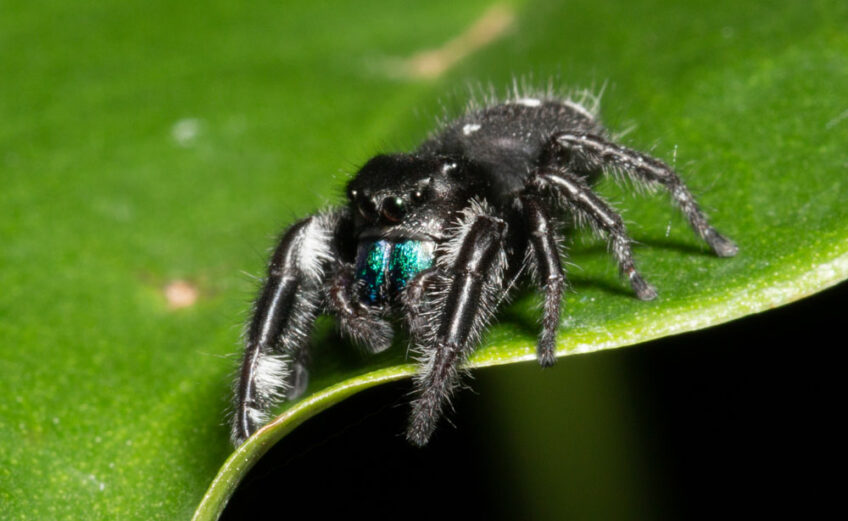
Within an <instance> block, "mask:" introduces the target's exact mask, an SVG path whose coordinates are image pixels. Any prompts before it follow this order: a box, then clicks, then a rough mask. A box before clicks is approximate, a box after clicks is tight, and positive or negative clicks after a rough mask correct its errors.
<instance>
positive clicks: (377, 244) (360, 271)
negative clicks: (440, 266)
mask: <svg viewBox="0 0 848 521" xmlns="http://www.w3.org/2000/svg"><path fill="white" fill-rule="evenodd" d="M434 250H435V245H434V243H433V242H431V241H415V240H407V241H397V242H395V241H387V240H378V241H363V242H360V243H359V247H358V251H357V255H356V280H357V282H359V284H360V288H361V290H360V295H359V296H360V299H361V300H362V301H363V302H365V303H367V304H379V303H382V302H385V301H387V300H388V299H389V297H391V296H392V295H394V294H396V293H397V292H398V291H400V290H402V289H403V288H405V287H406V285H407V284H408V283H409V281H410V280H412V278H413V277H415V275H417V274H418V273H420V272H422V271H424V270H426V269H427V268H429V267H430V266H432V265H433V257H434Z"/></svg>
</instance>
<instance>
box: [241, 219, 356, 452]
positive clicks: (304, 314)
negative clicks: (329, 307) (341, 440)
mask: <svg viewBox="0 0 848 521" xmlns="http://www.w3.org/2000/svg"><path fill="white" fill-rule="evenodd" d="M339 221H340V215H339V214H338V212H337V213H335V214H316V215H313V216H311V217H307V218H306V219H303V220H301V221H298V222H297V223H295V224H294V225H292V226H291V227H290V228H289V229H288V230H287V231H286V233H285V234H284V235H283V237H282V239H281V240H280V242H279V244H278V245H277V247H276V249H275V250H274V253H273V255H272V256H271V261H270V263H269V265H268V274H267V277H266V279H265V283H264V285H263V288H262V291H261V293H260V294H259V298H258V299H257V300H256V302H255V304H254V309H253V318H252V319H251V321H250V324H249V325H248V328H247V331H246V334H245V350H244V358H243V359H242V363H241V370H240V374H239V379H238V383H237V387H236V390H235V404H234V405H235V407H234V408H235V412H234V418H233V422H232V433H231V437H232V441H233V444H234V445H236V446H238V445H240V444H241V443H242V442H244V440H245V439H247V438H248V437H249V436H250V435H251V434H253V432H255V431H256V430H257V429H258V428H259V427H261V426H262V425H263V424H264V423H265V422H266V421H267V419H268V418H267V414H268V410H269V409H270V408H271V407H272V406H273V405H275V404H276V403H277V402H279V401H280V400H282V399H284V398H293V397H295V396H297V394H299V393H301V392H303V390H304V389H305V387H306V381H307V373H306V369H305V367H304V366H303V363H302V358H303V357H304V356H305V353H304V350H305V348H306V344H307V342H308V340H309V334H310V332H311V331H312V326H313V324H314V322H315V318H316V317H317V315H318V313H319V312H320V309H319V306H318V303H319V302H321V288H322V285H323V281H324V271H325V267H326V264H327V263H328V262H329V261H330V259H331V258H332V257H333V252H332V241H333V237H334V236H335V233H336V229H337V227H338V223H339Z"/></svg>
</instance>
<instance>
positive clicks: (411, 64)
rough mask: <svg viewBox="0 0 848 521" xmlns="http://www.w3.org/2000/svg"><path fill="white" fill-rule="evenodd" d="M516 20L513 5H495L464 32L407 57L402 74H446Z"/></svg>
mask: <svg viewBox="0 0 848 521" xmlns="http://www.w3.org/2000/svg"><path fill="white" fill-rule="evenodd" d="M514 21H515V14H514V13H513V11H512V8H511V7H509V6H507V5H500V4H499V5H494V6H492V7H490V8H489V10H488V11H486V12H485V13H483V15H482V16H481V17H480V18H478V19H477V20H476V21H475V22H474V23H473V24H471V26H469V27H468V28H467V29H466V30H465V31H463V32H462V34H460V35H458V36H456V37H454V38H453V39H451V40H450V41H448V42H445V44H444V45H442V46H441V47H439V48H438V49H427V50H425V51H421V52H419V53H417V54H415V55H413V56H411V57H410V58H408V59H406V60H404V61H403V62H402V63H401V64H400V65H401V66H400V69H402V73H401V75H403V76H411V77H414V78H423V79H432V78H437V77H439V76H441V75H442V74H444V73H445V72H446V71H447V70H448V69H450V68H451V67H453V66H454V65H455V64H456V63H457V62H459V61H460V60H461V59H463V58H465V57H466V56H468V55H469V54H471V53H473V52H475V51H477V50H479V49H481V48H482V47H485V46H486V45H488V44H490V43H492V42H493V41H495V40H496V39H497V38H499V37H500V36H502V35H503V34H504V33H505V32H506V31H507V29H509V28H510V27H511V26H512V24H513V22H514Z"/></svg>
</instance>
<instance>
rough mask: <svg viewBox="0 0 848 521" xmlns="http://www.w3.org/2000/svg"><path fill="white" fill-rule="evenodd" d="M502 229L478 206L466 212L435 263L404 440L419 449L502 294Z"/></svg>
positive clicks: (500, 224) (503, 257)
mask: <svg viewBox="0 0 848 521" xmlns="http://www.w3.org/2000/svg"><path fill="white" fill-rule="evenodd" d="M505 232H506V224H505V223H504V222H503V221H502V220H500V219H498V218H496V217H492V216H490V215H488V214H487V212H486V210H485V208H484V207H483V206H482V205H477V204H474V205H472V207H471V208H469V209H468V210H466V212H465V215H464V218H463V221H462V224H461V226H460V228H459V233H458V234H457V236H456V237H454V238H453V239H451V240H450V241H449V242H448V243H447V244H446V248H445V250H444V253H443V255H442V256H440V257H439V258H437V261H436V262H437V270H438V271H439V276H440V278H441V281H440V282H441V284H440V286H441V287H440V288H437V289H436V290H434V291H432V292H431V293H430V295H431V297H432V298H433V299H434V305H433V307H432V311H431V312H429V313H428V315H430V316H429V317H428V320H427V322H429V323H430V324H432V325H433V328H432V331H433V332H432V333H430V334H427V335H425V336H424V337H423V338H419V339H416V343H417V344H418V349H419V350H420V352H421V358H420V362H421V370H420V372H419V373H418V375H417V376H416V377H415V387H416V392H417V395H418V397H417V398H415V400H414V401H413V402H412V413H411V416H410V422H409V427H408V429H407V431H406V438H407V440H409V442H410V443H412V444H414V445H418V446H423V445H425V444H426V443H427V441H428V440H429V439H430V436H431V434H432V433H433V430H434V429H435V428H436V423H437V422H438V420H439V417H440V416H441V414H442V409H443V408H444V405H445V403H446V402H447V401H448V399H449V398H450V396H451V394H452V393H453V390H454V389H455V388H456V386H457V383H458V382H459V366H460V364H461V363H462V362H463V361H465V359H466V358H467V357H468V354H469V353H470V352H471V350H472V349H473V347H474V346H475V345H476V343H477V342H478V341H479V337H480V334H481V333H482V330H483V328H484V327H485V325H486V322H487V320H488V319H489V318H490V317H491V315H492V313H493V311H494V307H495V305H496V304H497V301H498V298H499V297H500V296H501V295H502V294H503V272H504V267H505V265H506V255H505V253H504V237H505Z"/></svg>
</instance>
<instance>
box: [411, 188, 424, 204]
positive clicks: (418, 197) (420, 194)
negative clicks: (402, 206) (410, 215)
mask: <svg viewBox="0 0 848 521" xmlns="http://www.w3.org/2000/svg"><path fill="white" fill-rule="evenodd" d="M409 195H410V198H411V199H412V200H413V201H414V202H416V203H420V202H422V201H424V199H425V197H426V196H425V194H424V190H413V191H412V193H411V194H409Z"/></svg>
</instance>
